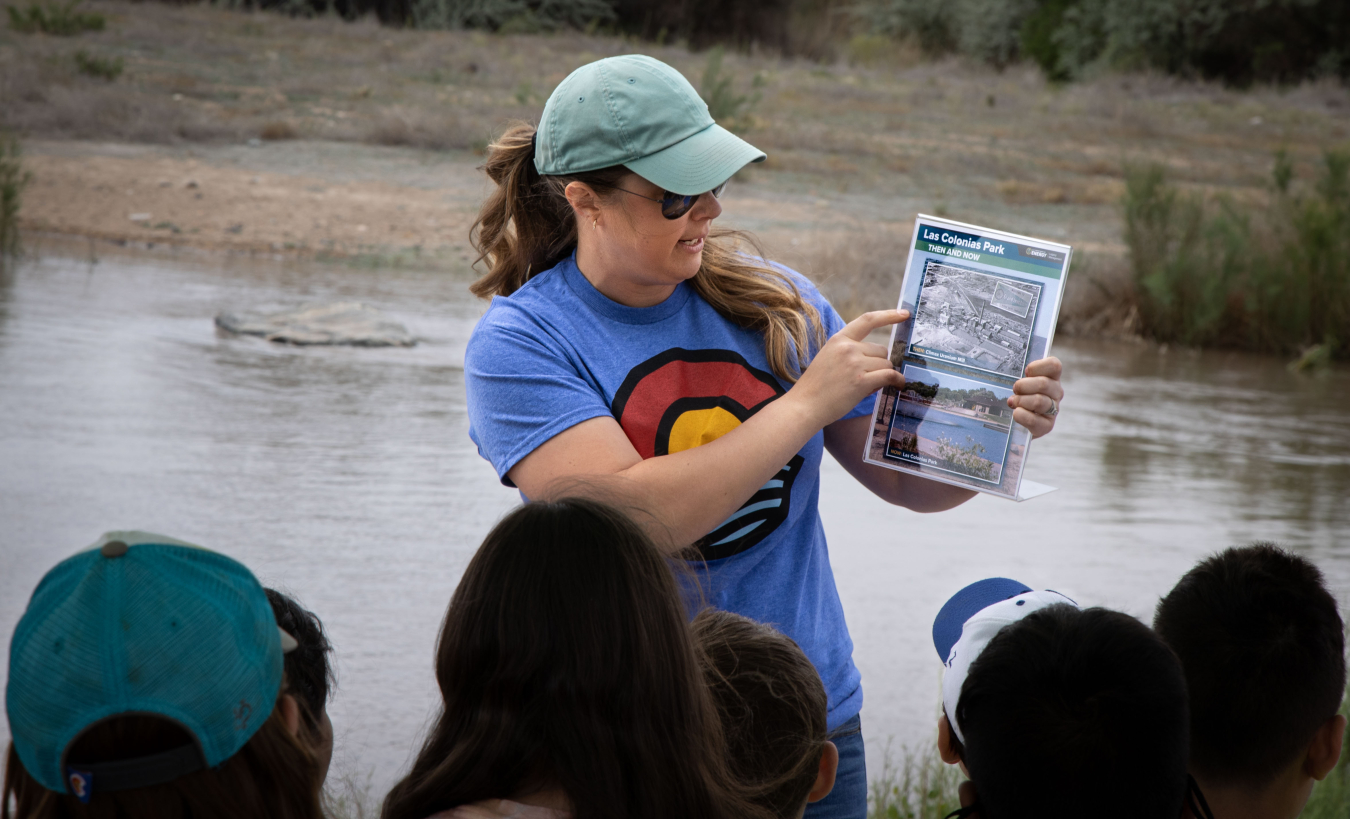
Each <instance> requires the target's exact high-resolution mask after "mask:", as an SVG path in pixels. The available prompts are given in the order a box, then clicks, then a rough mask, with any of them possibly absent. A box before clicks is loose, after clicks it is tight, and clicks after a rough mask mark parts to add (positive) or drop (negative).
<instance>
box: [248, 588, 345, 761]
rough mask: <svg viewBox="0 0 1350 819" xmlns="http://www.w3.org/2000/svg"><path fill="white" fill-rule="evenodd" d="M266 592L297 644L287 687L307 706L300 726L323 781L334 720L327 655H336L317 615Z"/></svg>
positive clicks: (279, 623) (288, 654)
mask: <svg viewBox="0 0 1350 819" xmlns="http://www.w3.org/2000/svg"><path fill="white" fill-rule="evenodd" d="M263 591H265V592H267V602H268V603H270V604H271V605H272V613H273V614H275V615H276V618H277V626H279V627H280V628H281V630H282V631H284V632H286V633H287V634H289V635H291V636H292V637H294V638H295V642H296V643H297V645H296V648H295V650H294V651H288V652H286V663H285V669H286V684H287V688H288V690H290V692H291V693H292V694H294V695H295V697H296V698H297V699H299V700H300V702H301V703H303V704H304V706H305V707H304V708H302V709H301V711H300V716H301V724H302V725H303V726H304V729H305V731H306V732H307V733H308V737H307V738H306V739H307V741H308V743H309V745H310V746H311V747H313V748H314V755H315V757H317V759H318V761H319V781H320V782H322V781H323V780H324V779H327V778H328V766H329V764H330V763H332V761H333V721H332V720H330V719H329V718H328V691H329V689H330V688H331V687H332V685H333V669H332V667H331V666H329V664H328V655H329V654H332V653H333V645H332V644H331V643H329V642H328V636H327V635H326V634H324V631H323V622H322V621H320V620H319V618H318V615H316V614H314V612H312V611H308V610H306V609H305V608H304V607H302V606H301V605H300V604H299V603H298V602H296V601H295V600H294V599H292V598H290V597H288V596H286V595H285V594H282V593H281V592H279V591H277V590H276V589H263Z"/></svg>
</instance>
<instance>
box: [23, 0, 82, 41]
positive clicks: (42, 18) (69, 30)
mask: <svg viewBox="0 0 1350 819" xmlns="http://www.w3.org/2000/svg"><path fill="white" fill-rule="evenodd" d="M79 4H80V0H71V2H70V3H67V4H66V5H60V4H51V5H45V4H39V3H29V4H28V8H26V9H20V8H18V7H17V6H5V11H7V12H8V13H9V27H10V28H12V29H14V30H15V31H18V32H21V33H24V34H33V33H35V32H42V33H43V34H55V35H57V36H59V37H71V36H74V35H76V34H80V33H82V32H85V31H102V30H103V28H104V26H105V25H107V20H105V19H104V17H103V15H102V14H98V13H97V12H87V13H86V12H82V11H79V10H77V9H76V6H78V5H79Z"/></svg>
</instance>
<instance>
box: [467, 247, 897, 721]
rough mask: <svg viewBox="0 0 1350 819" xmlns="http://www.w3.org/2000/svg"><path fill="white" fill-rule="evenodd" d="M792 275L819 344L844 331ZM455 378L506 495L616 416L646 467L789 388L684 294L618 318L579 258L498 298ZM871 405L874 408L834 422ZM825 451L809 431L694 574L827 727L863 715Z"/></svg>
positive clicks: (759, 349)
mask: <svg viewBox="0 0 1350 819" xmlns="http://www.w3.org/2000/svg"><path fill="white" fill-rule="evenodd" d="M789 273H790V275H791V276H792V277H793V281H795V282H796V284H797V287H798V288H799V289H800V290H801V293H802V296H803V297H804V298H805V299H807V300H808V301H810V302H811V303H812V304H813V305H815V307H816V309H817V310H819V311H820V315H821V319H822V323H823V324H824V326H825V330H826V334H827V335H833V334H834V333H836V332H838V331H839V329H840V328H842V327H843V326H844V321H843V319H841V318H840V317H839V314H838V313H837V312H835V310H834V308H832V307H831V306H830V305H829V303H828V302H826V301H825V299H824V297H822V296H821V295H820V292H819V291H818V290H816V288H815V286H814V285H812V284H811V282H809V281H808V280H806V279H805V278H804V277H802V276H800V275H798V274H796V273H792V272H790V271H789ZM464 371H465V388H466V391H467V393H468V402H469V435H470V437H472V438H473V441H474V443H476V444H477V445H478V451H479V453H481V454H482V455H483V457H484V458H486V459H488V460H489V461H490V462H491V463H492V465H493V467H495V468H496V470H497V474H498V475H499V476H501V479H502V482H503V483H506V484H508V485H510V482H509V481H508V480H507V478H506V473H507V472H509V471H510V470H511V468H512V467H514V466H515V465H516V464H517V463H519V462H520V460H521V459H522V458H524V457H525V456H526V455H528V454H530V453H531V452H532V451H534V450H535V449H536V448H537V447H538V446H540V445H541V444H543V443H544V442H545V441H547V440H549V439H550V438H552V437H553V436H555V435H557V434H558V433H560V432H562V431H563V430H565V429H568V428H569V427H572V426H574V425H576V424H579V423H581V422H582V421H585V420H587V419H590V418H595V417H602V416H611V417H613V418H615V419H616V420H618V422H619V425H620V426H621V427H623V430H624V433H625V434H626V435H627V436H628V439H629V440H630V441H631V442H632V444H633V446H634V447H635V448H636V449H637V451H638V453H639V454H640V455H642V457H644V458H651V457H654V456H657V455H665V454H668V453H671V452H679V451H682V450H684V449H687V448H690V447H694V446H698V445H700V444H703V443H707V442H708V441H711V440H715V439H716V438H718V437H719V436H721V435H723V434H725V433H726V432H728V431H730V430H731V429H734V428H735V427H736V426H738V425H739V424H740V423H741V422H743V421H745V420H746V419H747V418H749V417H750V416H751V415H753V414H754V413H755V412H756V411H757V410H759V408H761V407H763V406H764V405H765V404H767V403H768V402H769V401H772V400H774V399H775V398H777V397H778V396H780V395H782V394H783V393H784V392H786V390H787V388H788V387H789V385H788V384H787V383H785V382H783V381H781V380H780V379H779V378H777V377H776V376H774V375H773V372H772V370H771V369H770V367H769V363H768V360H767V358H766V357H765V355H764V338H763V336H762V335H761V334H760V333H758V332H755V331H753V330H746V329H744V328H742V327H739V326H737V325H736V324H734V323H732V322H731V321H728V320H727V319H725V318H723V317H722V316H721V315H720V314H718V312H717V311H716V310H714V309H713V308H712V307H711V306H710V305H709V304H708V303H707V302H706V301H704V300H703V298H702V297H701V296H699V295H698V294H697V293H695V292H694V290H693V288H691V287H690V286H689V285H688V284H687V283H681V284H680V285H679V286H677V287H676V288H675V292H674V293H672V294H671V296H670V297H669V298H667V299H666V300H665V301H663V302H661V303H660V304H658V305H656V306H654V307H643V308H635V307H626V306H624V305H622V304H619V303H617V302H615V301H612V300H610V299H609V298H607V297H606V296H604V295H603V294H601V293H600V292H599V291H598V290H596V289H595V288H594V287H593V286H592V285H591V283H590V282H588V281H587V280H586V277H585V276H583V275H582V273H581V271H580V270H579V269H577V266H576V262H575V258H572V259H567V260H565V261H563V262H562V263H561V264H559V265H558V266H557V267H554V268H552V269H551V270H548V271H545V272H543V273H540V274H539V275H537V276H535V277H534V278H533V279H531V280H530V281H529V282H527V283H526V284H525V286H524V287H522V288H520V289H519V290H517V291H516V292H515V293H512V294H511V295H510V296H508V297H505V298H503V297H497V298H494V299H493V300H492V306H491V307H489V308H488V311H487V313H486V314H485V315H484V316H483V318H482V319H481V320H480V321H479V322H478V326H477V327H475V328H474V332H473V336H472V338H470V339H469V346H468V350H467V352H466V354H465V361H464ZM871 408H872V399H871V398H870V397H869V398H867V399H865V400H864V401H863V402H862V403H860V404H858V406H857V407H855V408H854V409H852V410H850V411H849V413H848V414H847V415H845V416H844V417H845V418H853V417H856V416H859V415H867V414H869V413H870V412H871ZM823 449H824V435H823V434H822V433H820V432H817V433H816V434H815V435H814V436H812V438H811V440H810V441H808V442H807V444H806V446H804V447H803V448H802V449H801V451H799V452H798V453H797V454H796V455H795V456H793V458H792V459H791V460H790V461H789V462H788V463H786V464H784V465H783V468H782V469H781V470H779V472H778V474H776V475H775V476H774V477H773V478H772V479H771V480H770V481H769V482H768V483H766V484H764V486H763V487H761V488H760V490H759V491H758V492H756V493H755V494H754V496H753V497H751V498H750V499H749V500H748V501H746V503H745V504H744V505H743V506H741V508H740V509H739V510H737V512H736V513H735V514H734V515H732V517H731V518H729V519H728V520H727V521H726V522H724V523H723V524H722V525H720V526H719V527H717V528H716V529H715V530H713V531H712V532H711V533H709V534H708V535H707V536H706V537H704V538H703V539H702V540H701V541H700V542H699V544H698V548H699V550H700V551H701V552H702V556H703V558H704V561H694V562H692V563H691V564H690V566H691V568H693V569H694V572H695V575H696V577H697V578H698V580H699V582H700V583H701V585H702V588H703V592H704V595H705V596H706V600H707V602H708V603H709V604H711V605H713V606H716V607H718V608H720V609H724V610H726V611H733V612H736V613H738V614H742V615H745V616H746V617H749V618H751V619H754V620H757V621H759V622H762V623H769V624H771V625H773V626H774V627H775V628H777V629H778V630H779V631H782V632H783V633H784V634H786V635H788V636H789V637H791V638H792V639H794V640H796V641H797V644H798V645H800V646H801V647H802V650H803V651H805V652H806V655H807V656H808V657H810V658H811V661H812V662H813V663H814V664H815V666H816V669H817V670H818V671H819V672H820V676H821V679H822V680H824V682H825V690H826V691H827V692H828V694H829V727H830V729H831V730H833V729H834V728H837V727H838V726H839V725H841V724H842V723H844V722H845V721H847V720H849V719H850V718H852V717H853V716H854V715H856V714H857V713H858V712H859V710H860V709H861V708H862V688H861V686H860V681H861V676H860V675H859V673H858V669H857V667H856V666H854V665H853V641H852V640H851V639H850V638H849V635H848V627H847V626H846V625H845V623H844V610H843V607H842V606H841V605H840V603H839V593H838V592H837V591H836V590H835V586H834V575H833V573H832V572H831V571H830V559H829V552H828V550H827V548H826V545H825V530H824V528H823V527H822V526H821V523H820V512H819V510H818V509H817V502H818V500H819V497H820V458H821V453H822V451H823ZM859 449H860V450H861V444H860V445H859ZM705 561H706V563H705Z"/></svg>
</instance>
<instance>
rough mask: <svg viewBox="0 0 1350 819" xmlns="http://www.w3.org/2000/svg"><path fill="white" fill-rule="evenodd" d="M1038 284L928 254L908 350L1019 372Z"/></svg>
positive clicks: (1012, 373)
mask: <svg viewBox="0 0 1350 819" xmlns="http://www.w3.org/2000/svg"><path fill="white" fill-rule="evenodd" d="M1040 297H1041V285H1039V284H1034V283H1032V282H1028V281H1024V280H1022V279H1014V278H1011V277H1008V276H998V275H994V274H991V273H982V272H980V271H978V270H971V269H970V268H967V267H960V266H958V265H954V264H949V263H947V262H942V261H938V260H936V259H933V260H930V261H929V262H928V264H927V265H926V266H925V268H924V273H923V285H922V286H921V287H920V289H919V299H918V307H917V309H916V310H915V311H914V332H913V333H912V334H911V335H910V339H909V351H910V353H912V354H914V355H917V356H921V357H923V358H929V359H935V360H938V361H949V362H951V363H953V364H960V365H962V366H965V367H971V368H974V369H977V370H985V371H986V372H991V373H998V374H1000V375H1006V376H1011V377H1012V378H1020V377H1021V376H1022V371H1023V369H1024V368H1025V367H1026V364H1027V353H1028V351H1029V349H1030V347H1031V330H1032V327H1033V326H1034V325H1035V323H1036V306H1037V302H1038V301H1039V300H1040Z"/></svg>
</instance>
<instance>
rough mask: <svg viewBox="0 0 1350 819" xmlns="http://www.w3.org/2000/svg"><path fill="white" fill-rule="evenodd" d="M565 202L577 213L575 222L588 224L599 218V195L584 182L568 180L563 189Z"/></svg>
mask: <svg viewBox="0 0 1350 819" xmlns="http://www.w3.org/2000/svg"><path fill="white" fill-rule="evenodd" d="M563 193H564V194H565V195H566V196H567V204H569V205H571V206H572V211H573V212H574V213H575V214H576V215H577V224H579V225H581V224H584V225H588V226H589V225H590V224H592V223H593V222H594V221H595V220H596V219H599V218H600V195H599V194H597V193H596V192H595V189H593V188H592V187H591V186H590V185H587V184H586V183H585V182H568V183H567V187H566V188H564V189H563Z"/></svg>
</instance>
